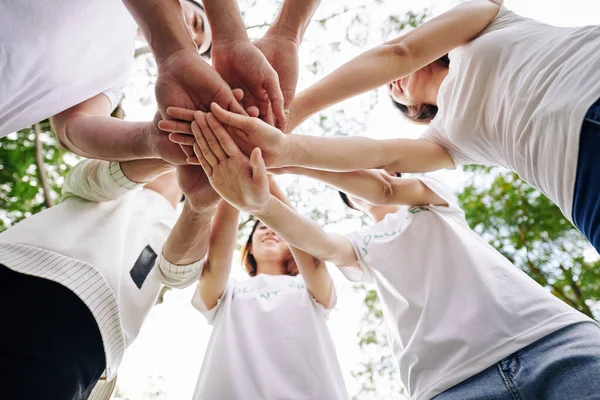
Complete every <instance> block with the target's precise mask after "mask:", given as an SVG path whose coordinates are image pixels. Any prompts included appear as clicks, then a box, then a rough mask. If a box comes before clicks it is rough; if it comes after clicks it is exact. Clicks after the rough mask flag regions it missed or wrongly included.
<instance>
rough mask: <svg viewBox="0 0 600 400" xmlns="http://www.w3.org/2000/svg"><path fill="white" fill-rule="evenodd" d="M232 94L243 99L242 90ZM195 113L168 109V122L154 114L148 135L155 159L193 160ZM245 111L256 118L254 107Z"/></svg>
mask: <svg viewBox="0 0 600 400" xmlns="http://www.w3.org/2000/svg"><path fill="white" fill-rule="evenodd" d="M232 92H233V96H234V98H235V99H236V100H237V101H238V102H240V101H242V99H243V98H244V92H243V91H242V89H233V91H232ZM195 111H196V110H195V109H194V110H188V109H186V108H179V107H168V108H167V115H168V116H169V117H170V118H172V119H169V120H164V119H161V117H160V114H159V113H156V116H155V117H154V121H153V122H152V123H151V127H150V131H149V135H150V140H151V146H152V148H153V149H154V153H155V154H156V155H157V157H160V158H162V159H164V160H165V161H168V162H171V163H173V164H187V159H188V158H189V157H194V158H195V156H194V151H193V149H192V146H193V145H194V143H195V142H196V139H195V138H194V136H193V133H192V121H194V112H195ZM246 111H247V112H248V115H250V116H253V117H256V116H258V109H257V108H256V107H250V108H248V110H246ZM185 135H188V136H185ZM170 137H175V140H173V139H170ZM180 146H181V147H180Z"/></svg>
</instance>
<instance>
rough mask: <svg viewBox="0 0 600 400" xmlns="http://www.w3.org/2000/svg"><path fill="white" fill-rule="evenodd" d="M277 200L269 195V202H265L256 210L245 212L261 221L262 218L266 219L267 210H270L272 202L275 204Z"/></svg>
mask: <svg viewBox="0 0 600 400" xmlns="http://www.w3.org/2000/svg"><path fill="white" fill-rule="evenodd" d="M276 201H277V199H276V198H275V196H273V195H272V194H271V193H269V200H267V201H266V202H265V204H263V205H262V206H260V207H259V208H258V209H255V210H252V211H247V212H248V213H249V214H252V215H254V216H255V217H256V218H258V219H260V220H262V219H263V217H267V216H268V215H269V210H270V209H271V207H272V205H273V202H276Z"/></svg>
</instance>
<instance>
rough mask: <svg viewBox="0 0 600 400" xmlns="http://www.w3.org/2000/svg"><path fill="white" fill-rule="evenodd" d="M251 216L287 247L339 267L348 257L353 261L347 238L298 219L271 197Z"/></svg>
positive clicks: (295, 213)
mask: <svg viewBox="0 0 600 400" xmlns="http://www.w3.org/2000/svg"><path fill="white" fill-rule="evenodd" d="M253 214H254V215H255V216H256V217H257V218H258V219H260V220H261V221H262V222H263V223H265V224H266V225H267V226H268V227H269V228H271V229H273V231H275V232H276V233H277V235H279V236H280V237H281V238H283V240H285V241H286V242H287V243H288V244H289V245H290V246H292V247H296V248H298V249H300V250H303V251H305V252H307V253H309V254H311V255H312V256H313V257H315V258H317V259H319V260H323V261H331V262H334V263H336V264H338V263H344V261H346V260H348V257H349V256H351V257H354V253H353V250H352V245H351V244H350V242H349V241H348V240H347V239H346V238H344V237H342V236H340V235H336V234H329V233H327V232H325V231H324V230H323V228H321V227H320V226H319V225H318V224H317V223H315V222H313V221H311V220H310V219H308V218H305V217H303V216H301V215H299V214H298V213H297V212H296V211H294V210H292V209H291V208H289V207H288V206H286V205H285V204H283V203H282V202H281V201H280V200H278V199H276V198H275V197H274V196H272V195H271V198H270V199H269V201H268V203H267V205H266V206H265V207H263V209H262V210H258V211H256V212H254V213H253ZM348 246H349V247H348Z"/></svg>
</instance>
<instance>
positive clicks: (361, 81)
mask: <svg viewBox="0 0 600 400" xmlns="http://www.w3.org/2000/svg"><path fill="white" fill-rule="evenodd" d="M399 49H401V47H399V45H396V44H385V45H381V46H378V47H376V48H374V49H371V50H368V51H366V52H365V53H363V54H361V55H359V56H358V57H356V58H354V59H352V60H350V61H349V62H347V63H346V64H344V65H342V66H341V67H339V68H338V69H336V70H335V71H333V72H332V73H331V74H329V75H327V76H326V77H325V78H323V79H321V80H320V81H318V82H317V83H315V84H314V85H312V86H311V87H309V88H307V89H306V90H304V91H302V92H301V93H299V94H298V96H296V99H295V100H294V112H295V113H296V115H294V121H295V125H296V126H297V125H299V124H300V123H301V122H302V121H304V120H305V119H307V118H309V117H310V116H311V115H313V114H315V113H317V112H319V111H321V110H324V109H326V108H328V107H330V106H332V105H334V104H337V103H339V102H341V101H343V100H346V99H348V98H350V97H353V96H356V95H359V94H361V93H365V92H367V91H369V90H373V89H376V88H378V87H380V86H383V85H386V84H388V83H390V82H392V81H394V80H396V79H400V78H402V77H403V76H406V75H408V74H410V73H411V72H412V69H413V68H412V67H411V65H410V62H409V59H410V58H409V57H408V56H407V55H405V54H402V51H400V50H399ZM293 128H295V127H293Z"/></svg>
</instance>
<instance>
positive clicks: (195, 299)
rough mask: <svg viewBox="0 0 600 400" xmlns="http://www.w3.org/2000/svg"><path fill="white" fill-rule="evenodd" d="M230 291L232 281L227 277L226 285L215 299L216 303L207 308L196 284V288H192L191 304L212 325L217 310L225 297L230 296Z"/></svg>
mask: <svg viewBox="0 0 600 400" xmlns="http://www.w3.org/2000/svg"><path fill="white" fill-rule="evenodd" d="M232 291H233V282H232V280H231V279H229V280H228V281H227V286H226V287H225V290H224V291H223V293H222V294H221V296H220V297H219V299H218V300H217V304H216V305H215V306H214V307H213V308H211V309H210V310H209V309H208V308H207V307H206V304H205V303H204V301H203V300H202V298H201V297H200V291H199V290H198V286H196V289H195V290H194V295H193V296H192V306H194V308H195V309H196V310H198V311H200V313H201V314H202V315H204V317H205V318H206V320H207V321H208V323H209V324H210V325H212V324H213V323H214V321H215V318H216V317H217V314H218V312H219V310H220V309H221V308H222V304H223V302H224V301H225V299H227V298H228V297H230V293H231V292H232Z"/></svg>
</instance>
